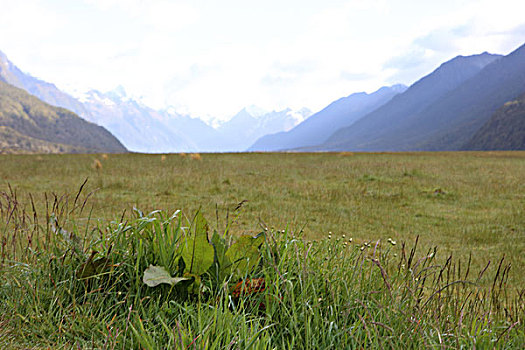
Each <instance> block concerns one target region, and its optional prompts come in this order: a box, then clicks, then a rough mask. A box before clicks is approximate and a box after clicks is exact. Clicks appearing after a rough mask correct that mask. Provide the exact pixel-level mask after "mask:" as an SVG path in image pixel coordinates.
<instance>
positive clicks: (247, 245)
mask: <svg viewBox="0 0 525 350" xmlns="http://www.w3.org/2000/svg"><path fill="white" fill-rule="evenodd" d="M263 242H264V236H263V235H259V236H256V237H252V236H249V235H243V236H241V237H239V238H238V239H237V241H236V242H235V243H234V244H232V246H231V247H230V248H229V249H228V251H227V252H226V254H225V255H226V257H227V258H228V259H229V260H230V261H231V262H232V268H233V272H234V273H236V275H237V276H243V275H244V274H246V273H249V272H251V271H252V270H253V269H254V268H255V266H257V263H258V262H259V259H260V257H261V254H260V253H259V249H258V248H259V247H260V246H261V244H262V243H263Z"/></svg>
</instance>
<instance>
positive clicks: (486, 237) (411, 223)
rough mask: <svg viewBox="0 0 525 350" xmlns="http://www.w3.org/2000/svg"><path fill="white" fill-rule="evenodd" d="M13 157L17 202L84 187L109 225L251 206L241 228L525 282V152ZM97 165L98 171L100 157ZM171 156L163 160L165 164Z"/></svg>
mask: <svg viewBox="0 0 525 350" xmlns="http://www.w3.org/2000/svg"><path fill="white" fill-rule="evenodd" d="M201 156H202V158H201V159H200V160H195V159H191V157H190V156H189V155H188V156H186V157H183V156H180V155H178V154H173V155H165V156H164V158H162V156H161V155H140V154H128V155H110V156H108V157H107V159H104V158H103V157H101V156H96V155H19V156H17V155H8V156H2V157H0V179H1V180H2V183H1V184H0V191H1V190H7V184H8V183H9V184H11V186H12V187H13V188H16V189H17V190H18V192H19V193H20V195H21V197H23V196H24V195H27V194H28V193H32V194H33V196H34V197H35V201H36V202H37V204H39V203H40V204H41V203H43V193H44V192H48V193H51V192H55V193H57V194H63V193H70V194H75V193H76V192H77V191H78V188H79V186H80V185H81V184H82V182H83V181H84V180H85V179H86V178H89V181H88V183H87V185H86V192H91V191H96V192H95V193H94V195H93V196H92V199H91V200H90V202H89V203H90V204H92V205H93V208H94V212H93V217H94V218H96V219H99V220H101V221H102V222H107V221H109V220H114V219H116V218H119V217H120V216H121V215H122V212H123V211H124V210H126V213H127V214H130V213H131V211H132V208H133V207H134V206H135V207H137V208H139V209H141V210H142V211H144V212H149V211H151V210H155V209H163V210H166V211H168V212H173V211H174V210H177V209H182V210H183V212H184V213H188V215H191V213H193V212H195V210H197V209H198V208H200V207H202V211H203V213H204V216H205V217H206V218H207V219H208V221H210V222H211V223H212V224H214V223H215V224H216V221H217V215H216V208H218V214H219V215H218V219H219V227H223V226H224V225H225V217H226V214H227V211H228V210H230V211H231V210H233V209H234V208H235V207H236V206H237V204H238V203H239V202H241V201H243V200H247V201H248V202H247V203H245V205H244V206H243V210H242V213H241V215H240V217H239V219H238V224H237V225H236V226H235V229H236V230H237V233H240V232H243V231H248V232H253V233H255V232H259V231H260V225H259V222H260V220H262V221H263V222H264V223H266V224H267V225H269V226H271V227H274V228H275V229H284V228H285V227H286V226H287V225H290V226H291V228H292V229H293V230H294V231H298V230H301V229H304V235H305V236H306V238H308V239H321V238H323V237H326V236H327V235H328V232H330V231H331V232H333V234H334V235H342V234H345V235H347V236H350V237H353V238H354V241H355V242H356V244H359V243H363V242H368V241H376V240H378V239H383V240H386V239H387V238H389V237H391V238H392V239H394V240H398V241H403V240H404V241H408V242H412V241H413V240H414V239H415V237H416V236H417V235H419V236H420V243H422V245H423V246H425V247H431V246H438V247H439V249H440V250H441V252H442V255H444V256H447V255H449V254H450V253H452V254H453V255H454V256H455V257H458V258H459V257H461V258H463V259H465V258H468V255H469V254H470V253H472V259H473V262H474V266H477V267H481V266H482V265H484V264H485V263H486V261H487V260H492V261H494V260H498V259H500V258H501V257H502V256H503V255H505V258H506V259H508V261H509V262H512V264H513V266H514V267H513V270H514V272H515V273H513V274H512V280H513V283H516V284H520V285H522V286H523V285H525V275H523V274H521V273H518V272H519V271H520V270H523V269H524V268H525V152H488V153H412V154H407V153H401V154H354V155H352V154H224V155H221V154H202V155H201ZM95 159H98V160H99V161H100V162H101V165H102V168H101V169H99V170H97V169H95V167H94V160H95ZM162 159H164V161H163V160H162Z"/></svg>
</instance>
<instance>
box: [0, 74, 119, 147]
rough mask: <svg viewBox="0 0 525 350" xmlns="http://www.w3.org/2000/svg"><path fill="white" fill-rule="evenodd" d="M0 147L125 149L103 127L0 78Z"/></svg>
mask: <svg viewBox="0 0 525 350" xmlns="http://www.w3.org/2000/svg"><path fill="white" fill-rule="evenodd" d="M0 127H1V128H2V130H1V131H2V132H1V133H0V137H1V139H2V142H1V143H2V147H3V148H4V149H8V148H13V147H14V148H19V149H21V150H26V151H46V150H47V151H49V152H114V153H117V152H118V153H120V152H126V149H125V148H124V146H122V144H121V143H120V142H119V141H118V140H117V139H116V138H115V137H114V136H113V135H111V133H109V132H108V131H107V130H106V129H104V128H102V127H100V126H98V125H95V124H93V123H89V122H87V121H85V120H83V119H82V118H80V117H78V116H77V115H76V114H74V113H72V112H70V111H68V110H66V109H64V108H60V107H54V106H51V105H49V104H47V103H45V102H42V101H41V100H40V99H38V98H37V97H35V96H33V95H31V94H29V93H27V92H26V91H25V90H23V89H20V88H17V87H14V86H12V85H10V84H7V83H5V82H3V81H0Z"/></svg>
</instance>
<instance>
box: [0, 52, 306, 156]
mask: <svg viewBox="0 0 525 350" xmlns="http://www.w3.org/2000/svg"><path fill="white" fill-rule="evenodd" d="M0 79H2V80H3V81H5V82H7V83H9V84H11V85H14V86H16V87H19V88H21V89H24V90H26V91H27V92H29V93H30V94H32V95H34V96H36V97H38V98H39V99H41V100H42V101H45V102H47V103H48V104H50V105H54V106H58V107H63V108H66V109H69V110H71V111H73V112H75V113H76V114H78V115H79V116H80V117H82V118H83V119H85V120H87V121H90V122H93V123H95V124H97V125H100V126H103V127H104V128H106V129H107V130H108V131H110V132H111V133H112V134H113V135H115V136H116V137H117V138H118V139H119V140H120V141H121V142H122V144H123V145H124V146H125V147H126V148H127V149H128V150H130V151H135V152H195V151H197V152H239V151H244V150H245V149H247V148H248V147H249V146H250V145H251V144H252V143H253V142H254V141H255V140H257V139H258V138H259V137H261V136H263V135H265V134H268V133H275V132H279V131H283V130H289V129H290V128H292V127H293V126H295V125H297V124H298V123H299V122H300V121H302V120H303V119H304V118H306V117H308V116H309V115H310V114H311V112H310V111H309V110H307V109H301V110H299V111H292V110H291V109H284V110H282V111H273V112H263V111H261V110H259V109H257V108H254V107H248V108H244V109H242V110H241V111H239V112H238V113H237V114H236V115H235V116H234V117H233V118H231V119H230V120H228V121H226V122H222V123H220V124H219V125H218V127H217V128H213V127H211V126H210V125H208V124H206V123H205V122H203V121H202V120H201V119H199V118H192V117H190V116H187V115H181V114H179V113H176V112H175V111H174V110H173V109H172V108H168V109H165V110H155V109H153V108H150V107H148V106H146V105H145V104H143V103H141V102H139V101H136V100H133V99H132V98H130V97H129V96H127V94H126V92H125V90H124V88H122V87H121V86H119V87H117V88H116V89H115V90H112V91H108V92H100V91H97V90H91V91H88V92H86V93H84V94H82V95H81V96H79V98H75V97H73V96H71V95H69V94H67V93H64V92H62V91H61V90H60V89H58V88H57V87H56V86H55V85H54V84H51V83H48V82H45V81H43V80H40V79H37V78H35V77H33V76H31V75H29V74H26V73H24V72H22V71H21V70H20V69H19V68H18V67H17V66H16V65H14V64H13V63H12V62H10V61H9V60H8V58H7V56H6V55H5V54H3V53H2V52H1V51H0Z"/></svg>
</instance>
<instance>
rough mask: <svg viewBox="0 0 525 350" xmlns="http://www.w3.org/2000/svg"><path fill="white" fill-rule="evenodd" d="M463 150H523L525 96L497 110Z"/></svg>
mask: <svg viewBox="0 0 525 350" xmlns="http://www.w3.org/2000/svg"><path fill="white" fill-rule="evenodd" d="M463 149H465V150H525V94H523V95H521V96H520V97H519V98H517V99H515V100H513V101H510V102H507V103H505V104H504V105H503V106H502V107H501V108H499V109H498V110H497V111H496V112H495V113H494V114H493V115H492V117H491V118H490V119H489V120H488V121H487V122H486V123H485V124H484V125H483V126H482V127H481V128H480V129H479V130H478V131H477V132H476V133H475V134H474V136H472V138H471V139H470V140H469V141H468V142H467V143H466V144H465V145H464V146H463Z"/></svg>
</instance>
